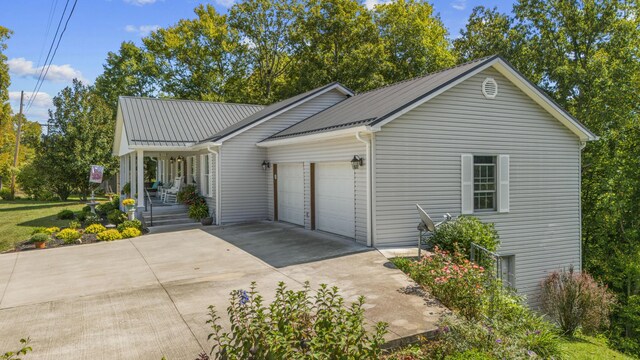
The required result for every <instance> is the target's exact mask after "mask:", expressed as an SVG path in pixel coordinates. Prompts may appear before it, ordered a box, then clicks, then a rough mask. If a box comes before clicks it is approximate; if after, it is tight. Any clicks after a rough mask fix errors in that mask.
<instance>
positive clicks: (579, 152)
mask: <svg viewBox="0 0 640 360" xmlns="http://www.w3.org/2000/svg"><path fill="white" fill-rule="evenodd" d="M586 146H587V142H586V141H580V150H579V151H578V157H579V158H580V161H578V182H579V183H578V186H579V189H578V190H579V191H578V194H580V195H579V196H580V199H578V216H580V272H582V271H583V269H584V260H583V257H582V150H584V148H585V147H586Z"/></svg>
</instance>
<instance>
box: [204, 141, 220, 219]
mask: <svg viewBox="0 0 640 360" xmlns="http://www.w3.org/2000/svg"><path fill="white" fill-rule="evenodd" d="M207 151H208V152H209V153H211V154H215V155H216V190H215V191H216V225H220V148H218V150H213V149H211V146H207Z"/></svg>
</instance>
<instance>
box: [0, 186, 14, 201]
mask: <svg viewBox="0 0 640 360" xmlns="http://www.w3.org/2000/svg"><path fill="white" fill-rule="evenodd" d="M0 198H2V200H13V199H14V196H13V194H11V190H10V189H8V188H2V189H0Z"/></svg>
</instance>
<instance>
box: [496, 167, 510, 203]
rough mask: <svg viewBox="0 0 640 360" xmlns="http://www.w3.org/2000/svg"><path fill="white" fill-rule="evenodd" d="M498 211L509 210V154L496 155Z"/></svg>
mask: <svg viewBox="0 0 640 360" xmlns="http://www.w3.org/2000/svg"><path fill="white" fill-rule="evenodd" d="M498 212H501V213H506V212H509V155H500V156H498Z"/></svg>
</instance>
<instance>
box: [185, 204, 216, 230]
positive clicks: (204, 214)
mask: <svg viewBox="0 0 640 360" xmlns="http://www.w3.org/2000/svg"><path fill="white" fill-rule="evenodd" d="M189 217H190V218H192V219H193V220H198V221H200V223H201V224H202V225H211V224H212V223H213V218H210V217H209V207H208V206H207V204H206V203H205V202H204V201H203V202H197V203H195V204H193V205H191V206H189Z"/></svg>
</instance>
